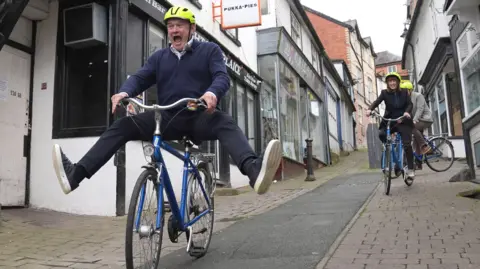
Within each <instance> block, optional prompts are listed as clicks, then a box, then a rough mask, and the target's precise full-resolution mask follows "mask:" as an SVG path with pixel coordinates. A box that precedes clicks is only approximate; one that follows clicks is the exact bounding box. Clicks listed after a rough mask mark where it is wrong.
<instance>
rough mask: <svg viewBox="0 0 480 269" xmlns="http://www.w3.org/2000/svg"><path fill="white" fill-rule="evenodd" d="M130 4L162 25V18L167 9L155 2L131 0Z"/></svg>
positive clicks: (152, 0) (151, 0) (153, 0)
mask: <svg viewBox="0 0 480 269" xmlns="http://www.w3.org/2000/svg"><path fill="white" fill-rule="evenodd" d="M130 2H131V3H132V4H134V5H135V6H137V7H138V8H140V9H141V10H143V11H144V12H145V13H147V14H148V15H150V17H152V18H154V19H155V20H157V21H159V22H161V23H164V22H163V18H164V17H165V13H167V10H168V9H167V8H166V7H164V6H163V5H161V4H160V3H158V2H157V1H155V0H131V1H130Z"/></svg>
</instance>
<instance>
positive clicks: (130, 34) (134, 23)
mask: <svg viewBox="0 0 480 269" xmlns="http://www.w3.org/2000/svg"><path fill="white" fill-rule="evenodd" d="M142 59H143V21H142V20H141V19H140V18H138V17H137V16H135V15H133V14H132V13H129V14H128V26H127V75H132V74H135V72H137V70H138V69H139V68H140V67H142V62H143V61H142Z"/></svg>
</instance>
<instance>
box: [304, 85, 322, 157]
mask: <svg viewBox="0 0 480 269" xmlns="http://www.w3.org/2000/svg"><path fill="white" fill-rule="evenodd" d="M308 100H309V102H310V104H309V118H308V126H309V130H310V137H311V138H313V142H312V152H313V157H314V158H315V159H317V160H319V161H323V162H325V163H326V162H327V159H326V150H325V146H326V140H325V126H324V122H323V118H322V117H321V115H322V113H321V111H322V109H323V108H322V103H321V102H320V99H319V98H317V96H315V94H314V93H313V92H312V91H311V90H308Z"/></svg>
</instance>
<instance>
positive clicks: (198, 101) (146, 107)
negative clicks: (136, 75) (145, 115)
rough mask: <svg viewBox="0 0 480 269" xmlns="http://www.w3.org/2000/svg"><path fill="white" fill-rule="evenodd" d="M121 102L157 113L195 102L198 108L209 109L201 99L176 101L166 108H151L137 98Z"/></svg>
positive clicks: (153, 106) (156, 106)
mask: <svg viewBox="0 0 480 269" xmlns="http://www.w3.org/2000/svg"><path fill="white" fill-rule="evenodd" d="M121 102H130V103H134V104H135V105H137V106H138V107H141V108H143V109H145V110H157V111H161V110H168V109H172V108H174V107H177V106H178V105H180V104H182V103H186V102H193V103H195V104H196V105H198V106H202V107H205V108H206V107H207V105H206V104H205V101H203V100H201V99H197V98H182V99H180V100H178V101H176V102H175V103H173V104H170V105H166V106H160V105H156V104H153V105H151V106H147V105H144V104H142V103H140V102H139V101H137V100H136V99H135V98H128V97H127V98H124V99H122V101H121Z"/></svg>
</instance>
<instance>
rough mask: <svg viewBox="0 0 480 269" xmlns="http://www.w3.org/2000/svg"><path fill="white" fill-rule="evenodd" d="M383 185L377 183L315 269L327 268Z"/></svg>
mask: <svg viewBox="0 0 480 269" xmlns="http://www.w3.org/2000/svg"><path fill="white" fill-rule="evenodd" d="M381 185H382V182H379V183H378V184H377V186H376V187H375V188H374V189H373V191H372V193H371V194H370V196H368V198H367V200H365V203H363V205H362V206H361V207H360V208H359V209H358V211H357V213H356V214H355V215H354V216H353V218H352V219H351V220H350V222H348V224H347V226H345V228H343V230H342V232H341V233H340V235H338V237H337V239H335V241H333V243H332V245H331V246H330V248H329V249H328V251H327V253H326V254H325V256H324V257H323V259H322V260H321V261H320V262H319V263H318V264H317V267H315V269H324V268H325V266H326V265H327V263H328V261H329V260H330V258H332V256H333V254H334V253H335V251H336V250H337V248H338V246H339V245H340V243H342V241H343V239H344V238H345V236H346V235H347V233H348V231H350V228H352V226H353V224H355V222H356V221H357V219H358V218H359V217H360V215H361V214H362V212H363V211H364V209H365V208H366V207H367V205H368V204H369V203H370V201H371V200H372V199H373V196H375V194H376V193H377V191H378V189H379V188H380V186H381Z"/></svg>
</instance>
